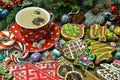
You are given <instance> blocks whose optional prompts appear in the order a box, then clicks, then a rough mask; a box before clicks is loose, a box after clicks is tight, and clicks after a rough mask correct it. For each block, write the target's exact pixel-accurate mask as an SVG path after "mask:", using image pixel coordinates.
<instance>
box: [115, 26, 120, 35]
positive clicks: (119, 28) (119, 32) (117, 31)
mask: <svg viewBox="0 0 120 80" xmlns="http://www.w3.org/2000/svg"><path fill="white" fill-rule="evenodd" d="M113 32H114V33H115V34H116V35H117V36H120V27H115V28H114V29H113Z"/></svg>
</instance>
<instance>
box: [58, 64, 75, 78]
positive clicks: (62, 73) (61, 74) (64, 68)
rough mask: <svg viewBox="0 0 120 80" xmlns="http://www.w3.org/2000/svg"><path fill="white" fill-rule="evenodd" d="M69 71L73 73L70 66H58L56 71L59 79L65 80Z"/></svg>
mask: <svg viewBox="0 0 120 80" xmlns="http://www.w3.org/2000/svg"><path fill="white" fill-rule="evenodd" d="M69 71H73V67H72V66H70V65H66V64H64V65H60V66H59V68H58V70H57V74H58V76H59V77H60V78H65V76H66V74H67V73H68V72H69Z"/></svg>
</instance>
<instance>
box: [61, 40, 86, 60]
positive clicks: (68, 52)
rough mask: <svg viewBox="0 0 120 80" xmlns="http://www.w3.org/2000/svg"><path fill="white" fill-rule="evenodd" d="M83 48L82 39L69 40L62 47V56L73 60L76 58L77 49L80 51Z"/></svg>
mask: <svg viewBox="0 0 120 80" xmlns="http://www.w3.org/2000/svg"><path fill="white" fill-rule="evenodd" d="M83 49H85V43H84V42H83V41H82V40H80V39H77V40H70V41H68V42H66V43H65V45H64V47H63V52H64V56H65V57H66V58H68V59H71V60H74V59H76V58H77V54H76V53H77V51H82V50H83Z"/></svg>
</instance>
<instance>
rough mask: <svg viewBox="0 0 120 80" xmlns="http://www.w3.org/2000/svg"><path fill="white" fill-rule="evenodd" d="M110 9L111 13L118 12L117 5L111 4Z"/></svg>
mask: <svg viewBox="0 0 120 80" xmlns="http://www.w3.org/2000/svg"><path fill="white" fill-rule="evenodd" d="M110 11H111V12H112V13H118V8H117V6H115V5H112V6H111V7H110Z"/></svg>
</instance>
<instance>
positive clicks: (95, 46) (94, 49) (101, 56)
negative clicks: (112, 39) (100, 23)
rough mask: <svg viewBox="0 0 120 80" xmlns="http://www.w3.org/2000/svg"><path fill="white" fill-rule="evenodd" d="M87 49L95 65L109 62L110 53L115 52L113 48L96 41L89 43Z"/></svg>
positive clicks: (110, 58)
mask: <svg viewBox="0 0 120 80" xmlns="http://www.w3.org/2000/svg"><path fill="white" fill-rule="evenodd" d="M88 49H90V55H91V56H93V57H94V59H95V64H96V65H97V64H99V63H101V62H103V61H111V60H112V58H113V56H112V52H113V51H115V47H113V46H109V45H108V44H105V43H101V42H98V41H93V42H91V43H90V45H89V46H88Z"/></svg>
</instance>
